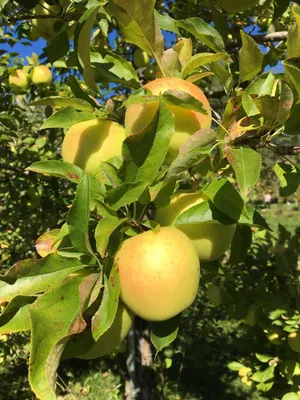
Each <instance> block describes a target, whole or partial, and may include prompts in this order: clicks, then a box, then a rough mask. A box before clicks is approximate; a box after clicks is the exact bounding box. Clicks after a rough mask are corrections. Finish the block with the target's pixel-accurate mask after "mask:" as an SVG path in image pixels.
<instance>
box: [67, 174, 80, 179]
mask: <svg viewBox="0 0 300 400" xmlns="http://www.w3.org/2000/svg"><path fill="white" fill-rule="evenodd" d="M68 177H69V178H71V179H78V178H79V176H78V175H76V174H73V173H72V172H69V173H68Z"/></svg>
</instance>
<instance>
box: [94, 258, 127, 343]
mask: <svg viewBox="0 0 300 400" xmlns="http://www.w3.org/2000/svg"><path fill="white" fill-rule="evenodd" d="M119 295H120V278H119V269H118V266H117V265H115V264H113V265H112V266H111V268H110V270H109V271H106V272H105V273H104V292H103V297H102V301H101V305H100V307H99V309H98V310H97V311H96V313H95V315H94V316H93V319H92V335H93V338H94V340H95V341H97V340H98V339H99V337H100V336H102V335H103V333H105V332H106V331H107V330H108V329H109V328H110V327H111V325H112V323H113V322H114V319H115V316H116V312H117V309H118V304H119Z"/></svg>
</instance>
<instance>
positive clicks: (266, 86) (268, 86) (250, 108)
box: [242, 72, 275, 117]
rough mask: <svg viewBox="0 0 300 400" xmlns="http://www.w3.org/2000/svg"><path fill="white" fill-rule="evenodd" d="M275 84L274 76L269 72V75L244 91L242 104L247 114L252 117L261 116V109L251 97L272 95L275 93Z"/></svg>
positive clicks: (263, 76)
mask: <svg viewBox="0 0 300 400" xmlns="http://www.w3.org/2000/svg"><path fill="white" fill-rule="evenodd" d="M274 84H275V77H274V75H273V74H272V73H271V72H269V73H268V74H263V75H261V76H260V77H259V78H257V79H256V80H255V81H254V82H252V83H251V85H249V86H248V87H247V89H246V90H245V91H244V93H243V95H242V104H243V107H244V110H245V111H246V114H247V115H248V116H249V117H250V116H252V115H256V114H259V109H258V108H257V106H256V104H255V103H254V102H253V100H252V97H251V95H257V96H263V95H266V94H268V95H271V94H272V91H273V86H274Z"/></svg>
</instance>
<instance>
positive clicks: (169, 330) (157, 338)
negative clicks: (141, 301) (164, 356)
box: [150, 314, 181, 351]
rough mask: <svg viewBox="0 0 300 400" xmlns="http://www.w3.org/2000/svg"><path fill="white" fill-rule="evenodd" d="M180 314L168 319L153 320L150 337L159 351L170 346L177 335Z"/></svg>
mask: <svg viewBox="0 0 300 400" xmlns="http://www.w3.org/2000/svg"><path fill="white" fill-rule="evenodd" d="M180 316H181V315H180V314H179V315H176V316H175V317H173V318H171V319H168V320H167V321H161V322H152V324H151V335H150V339H151V342H152V343H153V345H154V347H155V348H156V350H157V351H161V350H162V349H163V348H165V347H167V346H169V345H170V344H171V343H172V342H173V341H174V340H175V339H176V337H177V333H178V329H179V324H180Z"/></svg>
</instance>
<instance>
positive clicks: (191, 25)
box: [176, 17, 225, 51]
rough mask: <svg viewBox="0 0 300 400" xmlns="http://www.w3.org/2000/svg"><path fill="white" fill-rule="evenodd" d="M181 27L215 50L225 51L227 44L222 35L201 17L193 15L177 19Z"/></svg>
mask: <svg viewBox="0 0 300 400" xmlns="http://www.w3.org/2000/svg"><path fill="white" fill-rule="evenodd" d="M176 24H177V26H178V27H179V28H183V29H185V30H186V31H188V32H189V33H191V34H192V35H194V36H195V38H197V39H199V40H200V41H201V42H203V43H204V44H206V46H208V47H209V48H210V49H212V50H214V51H224V49H225V46H224V42H223V38H222V36H221V35H220V34H219V32H218V31H217V30H216V29H215V28H213V27H212V26H211V25H209V24H208V23H206V22H205V21H203V19H201V18H197V17H192V18H187V19H184V20H180V21H176Z"/></svg>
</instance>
